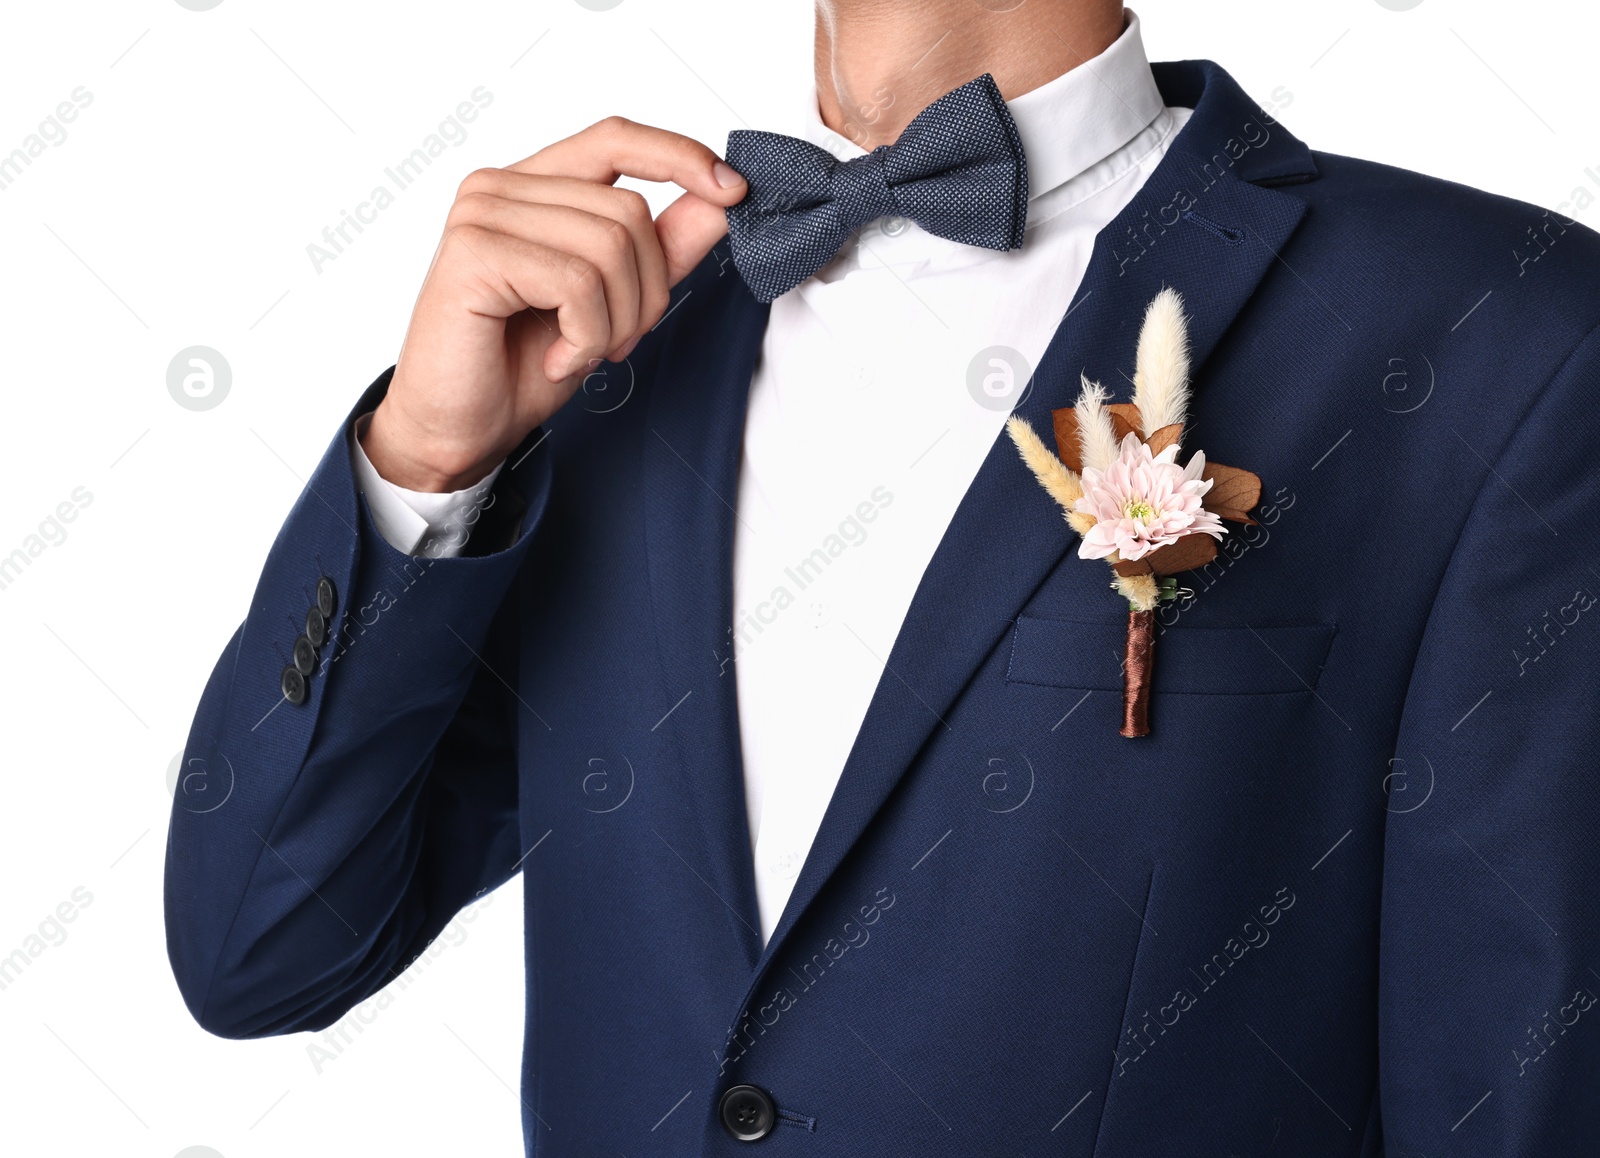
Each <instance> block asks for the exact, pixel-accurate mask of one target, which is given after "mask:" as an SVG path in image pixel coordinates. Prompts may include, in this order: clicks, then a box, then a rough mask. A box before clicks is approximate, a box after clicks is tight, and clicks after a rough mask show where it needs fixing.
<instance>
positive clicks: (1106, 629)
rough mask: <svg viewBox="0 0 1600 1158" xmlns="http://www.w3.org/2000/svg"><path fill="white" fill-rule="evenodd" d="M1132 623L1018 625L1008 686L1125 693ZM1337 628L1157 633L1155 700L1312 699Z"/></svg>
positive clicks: (1024, 618) (1030, 620)
mask: <svg viewBox="0 0 1600 1158" xmlns="http://www.w3.org/2000/svg"><path fill="white" fill-rule="evenodd" d="M1127 630H1128V628H1127V621H1126V620H1118V621H1117V622H1114V623H1107V622H1104V621H1093V622H1090V621H1083V622H1080V621H1076V620H1066V619H1038V618H1035V617H1033V616H1029V615H1021V616H1018V617H1017V625H1016V630H1015V633H1014V634H1013V635H1012V639H1011V662H1010V664H1009V666H1008V667H1007V669H1006V680H1007V682H1009V683H1021V684H1039V685H1043V686H1045V687H1056V688H1083V689H1085V690H1090V689H1096V690H1099V689H1103V690H1106V691H1120V690H1121V689H1122V656H1123V651H1124V646H1125V643H1126V639H1127ZM1334 633H1335V628H1334V626H1333V625H1332V624H1327V623H1307V624H1280V625H1275V626H1261V627H1252V626H1245V627H1188V626H1184V625H1182V624H1178V625H1175V626H1172V627H1168V628H1165V629H1163V630H1159V631H1158V633H1157V635H1156V641H1155V672H1156V674H1155V692H1156V694H1157V695H1161V694H1164V693H1166V694H1179V695H1213V696H1251V695H1278V694H1282V693H1284V692H1305V691H1315V690H1316V686H1317V679H1318V677H1319V676H1320V675H1321V673H1322V666H1323V664H1324V662H1325V661H1326V660H1327V656H1328V649H1329V647H1330V646H1332V644H1333V637H1334Z"/></svg>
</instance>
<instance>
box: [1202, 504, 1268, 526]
mask: <svg viewBox="0 0 1600 1158" xmlns="http://www.w3.org/2000/svg"><path fill="white" fill-rule="evenodd" d="M1206 510H1208V511H1210V512H1211V513H1212V514H1213V515H1216V516H1217V517H1218V518H1219V519H1228V520H1230V521H1232V522H1235V523H1248V524H1250V526H1252V527H1254V526H1256V525H1257V523H1256V521H1255V520H1254V519H1252V518H1251V517H1250V516H1249V515H1247V514H1245V513H1244V512H1243V511H1241V510H1238V509H1237V508H1235V507H1206Z"/></svg>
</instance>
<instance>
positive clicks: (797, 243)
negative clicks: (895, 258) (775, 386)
mask: <svg viewBox="0 0 1600 1158" xmlns="http://www.w3.org/2000/svg"><path fill="white" fill-rule="evenodd" d="M727 162H728V164H729V165H731V166H733V168H734V169H736V170H737V171H738V172H739V173H740V174H741V175H743V177H744V178H745V180H746V181H748V182H749V183H750V192H749V193H748V194H746V196H745V198H744V200H742V201H740V202H739V204H737V205H733V206H730V207H729V208H728V210H727V215H728V234H729V243H730V245H731V247H732V252H733V263H734V265H735V266H736V267H737V268H738V270H739V273H740V276H742V277H743V278H744V280H745V283H746V284H747V285H748V286H749V287H750V291H751V292H752V293H753V294H755V296H756V299H757V300H758V301H762V302H770V301H772V300H773V299H774V298H776V297H777V296H778V295H779V294H782V293H786V292H788V291H789V290H791V289H793V288H794V287H795V286H797V285H799V284H800V283H801V282H802V281H804V280H805V279H806V278H808V277H810V276H811V275H812V274H813V273H815V272H816V271H817V270H818V269H820V268H821V267H822V266H823V265H825V264H827V262H828V260H829V259H830V258H832V257H833V255H834V254H835V253H837V252H838V251H839V247H840V246H841V245H843V244H844V243H845V241H847V240H848V239H849V237H850V235H851V234H852V233H854V232H855V231H856V230H857V229H859V228H861V226H863V225H866V224H867V223H868V222H871V221H875V220H877V219H878V218H880V217H888V216H897V217H905V218H909V219H910V220H912V221H914V222H916V223H917V224H918V225H920V226H921V227H922V228H923V229H925V230H927V231H928V232H929V233H932V234H936V235H937V236H939V237H947V238H949V239H950V240H952V241H959V242H961V243H963V244H965V245H979V246H983V247H984V248H985V249H1015V248H1017V247H1018V246H1019V245H1021V244H1022V237H1023V229H1024V226H1025V225H1026V222H1027V213H1028V165H1027V160H1026V158H1025V157H1024V156H1023V151H1022V141H1021V139H1020V138H1019V137H1018V136H1017V127H1016V125H1015V124H1014V123H1013V121H1012V119H1011V114H1010V112H1009V111H1008V110H1007V109H1006V102H1005V100H1004V99H1003V98H1002V97H1001V96H1000V90H999V89H998V88H997V87H996V86H995V83H994V77H992V76H990V75H989V74H988V73H984V74H983V75H982V76H980V77H978V78H977V79H975V80H971V81H968V82H967V83H966V84H964V85H962V86H961V87H960V88H957V89H954V90H952V91H951V92H948V93H946V94H945V95H944V96H942V97H940V98H939V99H938V100H936V101H934V102H933V103H932V104H930V105H929V106H928V107H927V108H925V109H923V110H922V111H921V112H920V113H918V114H917V115H916V116H915V117H913V118H912V119H911V122H910V123H909V124H908V125H907V126H906V127H905V129H904V130H903V131H902V132H901V134H900V136H899V138H898V139H896V140H895V142H894V143H893V144H890V145H879V146H878V147H877V148H875V149H873V150H872V152H871V153H870V154H868V155H867V156H864V157H859V158H854V159H852V160H849V161H844V162H840V161H838V160H836V159H835V158H834V157H833V155H832V154H830V153H829V152H827V151H826V150H825V149H819V148H818V147H817V146H815V145H813V144H811V143H810V142H808V141H803V140H800V139H798V138H795V137H789V136H784V135H782V134H780V133H768V132H762V131H759V130H752V129H735V130H733V131H732V132H731V133H729V134H728V149H727Z"/></svg>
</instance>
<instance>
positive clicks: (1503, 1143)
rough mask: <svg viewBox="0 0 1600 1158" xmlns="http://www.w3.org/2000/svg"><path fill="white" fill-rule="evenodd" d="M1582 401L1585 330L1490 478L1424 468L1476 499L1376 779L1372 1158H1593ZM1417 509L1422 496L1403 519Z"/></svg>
mask: <svg viewBox="0 0 1600 1158" xmlns="http://www.w3.org/2000/svg"><path fill="white" fill-rule="evenodd" d="M1597 400H1600V330H1595V331H1591V332H1590V333H1589V335H1588V336H1587V337H1586V338H1585V339H1584V340H1583V341H1582V342H1580V343H1579V344H1578V345H1577V346H1576V347H1575V348H1574V349H1573V350H1572V352H1571V353H1570V355H1569V356H1567V358H1566V360H1565V362H1564V363H1563V364H1562V366H1561V368H1560V369H1559V371H1558V372H1557V373H1556V375H1555V376H1554V377H1553V378H1552V379H1551V380H1550V381H1549V382H1548V383H1547V384H1546V385H1545V388H1544V389H1543V391H1542V392H1541V393H1540V394H1539V395H1538V397H1537V398H1535V399H1534V400H1533V402H1532V403H1531V404H1530V405H1529V407H1528V409H1527V411H1526V413H1525V414H1524V416H1523V418H1522V420H1521V422H1520V424H1519V425H1518V426H1517V428H1516V430H1515V432H1514V433H1513V434H1511V436H1510V437H1509V439H1507V440H1505V442H1504V448H1503V450H1501V451H1500V452H1499V456H1498V459H1497V460H1495V461H1493V464H1492V465H1491V466H1489V467H1488V469H1487V471H1485V469H1484V462H1483V461H1480V459H1478V458H1477V457H1474V456H1475V455H1477V453H1478V451H1477V450H1473V449H1472V448H1471V447H1470V446H1463V448H1462V452H1461V456H1460V462H1459V464H1444V463H1442V464H1440V465H1441V471H1447V470H1450V469H1452V468H1453V466H1459V467H1460V469H1461V470H1463V471H1465V470H1468V469H1469V468H1470V469H1471V471H1472V477H1474V478H1476V477H1480V476H1481V477H1482V478H1483V482H1482V487H1481V490H1480V491H1479V493H1478V497H1477V500H1476V502H1475V505H1474V507H1473V510H1472V513H1471V515H1470V516H1469V518H1468V521H1467V523H1466V525H1465V527H1464V529H1463V531H1462V533H1461V536H1460V539H1459V541H1458V543H1457V545H1456V548H1455V552H1454V556H1453V558H1452V559H1451V561H1450V564H1449V567H1448V569H1447V571H1446V573H1445V575H1444V577H1443V582H1442V583H1441V585H1440V588H1439V591H1438V597H1437V601H1436V603H1435V605H1434V609H1433V612H1432V615H1431V618H1430V620H1429V623H1428V626H1427V629H1426V631H1425V634H1424V638H1423V644H1422V647H1421V649H1420V652H1419V654H1418V656H1417V662H1416V667H1415V670H1414V672H1413V675H1412V680H1411V685H1410V688H1409V691H1408V693H1407V696H1406V702H1405V707H1404V712H1403V715H1402V719H1401V726H1400V734H1399V744H1398V749H1397V751H1396V752H1395V763H1394V765H1393V766H1392V769H1391V780H1390V787H1391V792H1390V794H1389V798H1388V804H1387V807H1388V809H1389V813H1390V814H1389V815H1388V816H1387V817H1386V818H1385V820H1386V829H1385V842H1384V847H1385V855H1384V865H1383V882H1384V883H1383V909H1382V921H1381V940H1380V944H1381V948H1380V959H1379V1075H1380V1077H1379V1097H1380V1103H1381V1117H1382V1124H1383V1133H1384V1145H1385V1152H1386V1153H1390V1154H1395V1155H1400V1154H1407V1155H1409V1154H1452V1155H1508V1154H1538V1155H1557V1154H1600V1099H1597V1098H1596V1097H1595V1096H1594V1089H1595V1083H1596V1080H1597V1079H1600V972H1596V970H1600V907H1597V904H1596V900H1595V898H1596V891H1595V890H1596V887H1597V884H1600V835H1597V831H1596V823H1597V821H1600V458H1597V449H1600V420H1597V417H1596V415H1597V409H1596V403H1597ZM1463 441H1464V440H1463ZM1485 449H1486V453H1485V455H1484V458H1485V459H1487V458H1488V457H1489V456H1490V455H1492V454H1493V453H1494V452H1493V451H1492V450H1488V449H1487V448H1485ZM1469 450H1470V451H1471V453H1469ZM1427 506H1428V503H1427V496H1426V495H1418V496H1417V506H1416V513H1417V517H1418V518H1419V519H1421V518H1426V517H1427ZM1373 597H1374V598H1381V593H1374V596H1373ZM1396 776H1401V777H1403V779H1404V791H1403V792H1395V791H1393V788H1394V787H1395V783H1396V782H1395V780H1394V777H1396Z"/></svg>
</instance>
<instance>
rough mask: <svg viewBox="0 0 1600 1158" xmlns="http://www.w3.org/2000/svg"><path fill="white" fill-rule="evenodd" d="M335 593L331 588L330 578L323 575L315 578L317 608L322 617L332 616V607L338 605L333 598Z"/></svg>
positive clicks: (330, 617) (331, 581)
mask: <svg viewBox="0 0 1600 1158" xmlns="http://www.w3.org/2000/svg"><path fill="white" fill-rule="evenodd" d="M337 594H338V593H337V592H336V591H334V589H333V580H332V579H329V578H328V577H327V576H326V575H324V576H323V577H322V578H321V579H318V580H317V610H318V611H320V612H322V618H324V619H332V618H333V609H334V607H336V606H337V605H338V602H337V599H336V598H335V597H336V595H337Z"/></svg>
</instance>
